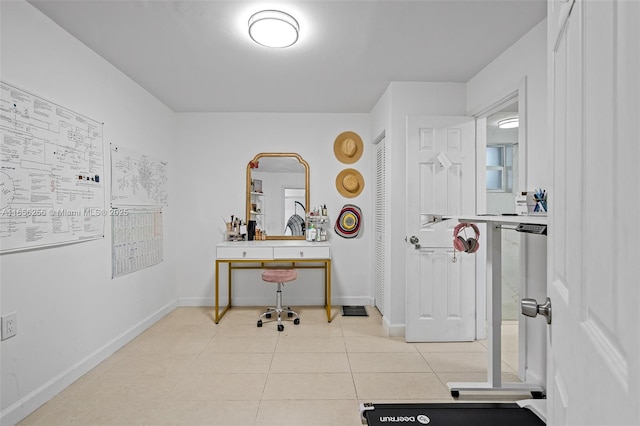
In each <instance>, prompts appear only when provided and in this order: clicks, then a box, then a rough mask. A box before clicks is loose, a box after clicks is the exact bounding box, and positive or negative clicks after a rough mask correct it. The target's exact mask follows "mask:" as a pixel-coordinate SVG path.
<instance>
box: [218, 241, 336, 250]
mask: <svg viewBox="0 0 640 426" xmlns="http://www.w3.org/2000/svg"><path fill="white" fill-rule="evenodd" d="M216 247H237V248H251V247H331V244H329V242H327V241H321V242H313V241H307V240H259V241H225V242H222V243H220V244H218V245H217V246H216Z"/></svg>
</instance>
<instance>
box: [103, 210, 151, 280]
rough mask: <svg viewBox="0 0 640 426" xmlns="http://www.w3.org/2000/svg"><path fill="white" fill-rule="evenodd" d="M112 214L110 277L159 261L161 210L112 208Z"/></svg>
mask: <svg viewBox="0 0 640 426" xmlns="http://www.w3.org/2000/svg"><path fill="white" fill-rule="evenodd" d="M113 211H114V212H115V213H114V214H113V215H112V216H111V233H112V234H113V235H112V238H111V241H112V246H111V254H112V257H111V271H112V273H111V276H112V278H116V277H119V276H121V275H125V274H128V273H130V272H135V271H137V270H140V269H142V268H146V267H149V266H151V265H155V264H157V263H160V262H162V247H163V244H162V210H161V209H160V208H155V209H144V208H141V209H129V208H124V209H114V210H113Z"/></svg>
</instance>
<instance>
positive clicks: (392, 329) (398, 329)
mask: <svg viewBox="0 0 640 426" xmlns="http://www.w3.org/2000/svg"><path fill="white" fill-rule="evenodd" d="M382 325H383V326H384V328H385V330H387V334H388V335H389V337H404V330H405V324H391V323H390V322H389V320H388V319H387V317H385V316H383V317H382Z"/></svg>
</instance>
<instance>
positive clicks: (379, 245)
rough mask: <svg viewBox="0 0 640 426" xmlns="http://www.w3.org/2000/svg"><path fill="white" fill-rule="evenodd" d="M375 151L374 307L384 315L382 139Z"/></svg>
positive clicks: (384, 170) (384, 219) (384, 187)
mask: <svg viewBox="0 0 640 426" xmlns="http://www.w3.org/2000/svg"><path fill="white" fill-rule="evenodd" d="M375 151H376V199H375V203H376V207H375V239H376V241H375V274H374V280H375V306H376V307H377V308H378V310H379V311H380V312H381V313H382V314H383V315H384V314H385V312H384V297H385V291H384V290H385V275H386V274H385V271H386V267H385V263H386V254H385V250H386V247H385V244H386V242H385V233H386V225H385V224H386V219H387V214H386V196H387V194H386V180H385V178H386V149H385V140H384V138H382V139H381V140H380V142H378V143H377V144H376V145H375Z"/></svg>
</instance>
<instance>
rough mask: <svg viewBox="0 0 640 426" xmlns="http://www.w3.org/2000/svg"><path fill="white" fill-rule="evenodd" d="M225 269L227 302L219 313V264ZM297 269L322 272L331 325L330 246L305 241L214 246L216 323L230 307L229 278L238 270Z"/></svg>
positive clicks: (237, 242) (241, 242) (227, 243)
mask: <svg viewBox="0 0 640 426" xmlns="http://www.w3.org/2000/svg"><path fill="white" fill-rule="evenodd" d="M221 263H226V264H227V268H228V275H227V276H228V283H227V285H228V294H229V303H228V304H227V306H225V307H224V310H223V311H222V312H220V298H219V290H220V264H221ZM283 265H285V266H286V267H293V268H296V269H324V294H325V308H326V310H327V320H328V321H329V322H331V245H330V244H329V243H328V242H308V241H305V240H266V241H236V242H224V243H220V244H218V245H217V246H216V289H215V293H216V294H215V322H216V324H217V323H218V322H219V321H220V319H221V318H222V316H223V315H224V314H225V313H226V312H227V310H228V309H229V308H230V307H231V305H232V303H231V294H232V293H231V284H232V282H231V276H232V271H234V270H238V269H265V268H269V267H274V268H275V267H278V266H283Z"/></svg>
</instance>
